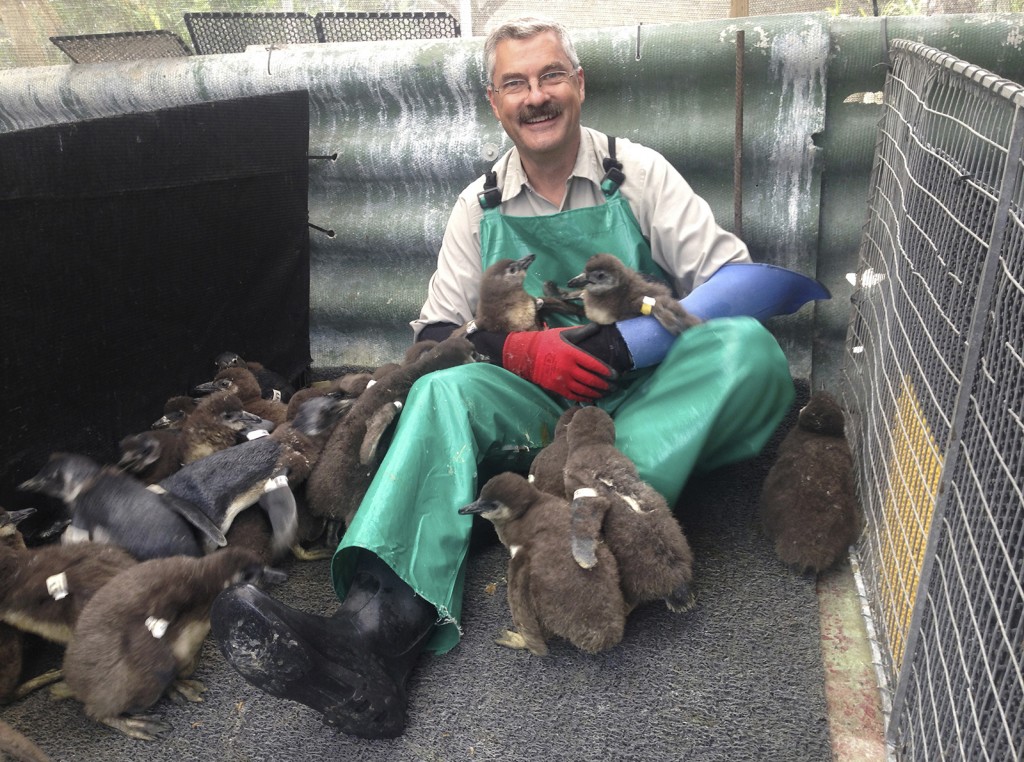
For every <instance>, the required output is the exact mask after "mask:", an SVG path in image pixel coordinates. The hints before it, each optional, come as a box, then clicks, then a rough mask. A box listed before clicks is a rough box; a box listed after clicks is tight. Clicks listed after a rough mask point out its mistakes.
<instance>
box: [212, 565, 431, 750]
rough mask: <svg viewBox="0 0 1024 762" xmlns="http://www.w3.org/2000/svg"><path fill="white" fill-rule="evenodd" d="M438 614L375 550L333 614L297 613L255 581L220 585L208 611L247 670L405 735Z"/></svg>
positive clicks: (387, 733)
mask: <svg viewBox="0 0 1024 762" xmlns="http://www.w3.org/2000/svg"><path fill="white" fill-rule="evenodd" d="M436 621H437V610H436V609H435V608H434V606H433V605H432V604H430V603H428V602H427V601H426V600H424V599H423V598H421V597H420V596H418V595H417V594H416V593H415V592H414V591H413V589H412V588H411V587H409V585H407V584H406V583H405V582H404V581H403V580H402V579H401V578H400V577H399V576H398V575H397V574H395V572H394V571H393V570H392V569H391V567H389V566H388V565H387V564H386V563H384V562H383V561H381V560H380V559H379V558H377V557H376V556H374V555H372V554H370V553H363V554H361V555H360V558H359V562H358V564H357V566H356V573H355V576H354V578H353V580H352V585H351V587H350V588H349V591H348V594H347V595H346V596H345V600H344V601H342V604H341V606H340V608H339V609H338V611H337V612H335V613H334V614H333V615H332V616H329V617H324V616H317V615H314V614H306V613H304V612H302V611H297V610H296V609H293V608H290V607H288V606H286V605H285V604H283V603H281V602H280V601H277V600H275V599H273V598H271V597H270V596H268V595H266V594H265V593H263V592H262V591H260V590H258V589H257V588H255V587H253V586H252V585H236V586H234V587H231V588H228V589H227V590H225V591H224V592H222V593H221V594H220V595H218V596H217V598H216V599H215V600H214V602H213V609H212V611H211V614H210V622H211V626H212V632H213V636H214V638H215V639H216V641H217V644H218V645H219V646H220V650H221V653H223V654H224V658H225V659H227V660H228V663H230V664H231V666H232V667H234V668H235V669H236V670H237V671H238V672H239V674H241V675H242V677H244V678H245V679H246V680H248V681H249V682H250V683H252V684H253V685H255V686H256V687H257V688H260V689H261V690H263V691H265V692H267V693H269V694H271V695H273V696H277V697H279V698H284V699H290V700H291V701H298V702H300V703H302V704H305V705H306V706H309V707H312V708H313V709H315V710H317V711H318V712H320V713H321V714H323V717H324V722H326V723H327V724H328V725H332V726H334V727H337V728H339V729H340V730H342V731H344V732H346V733H350V734H352V735H356V736H360V737H362V738H393V737H395V736H399V735H401V734H402V731H403V730H404V729H405V718H406V706H407V698H406V692H405V682H406V679H407V678H408V676H409V674H410V673H411V672H412V668H413V665H414V664H415V663H416V660H417V658H418V657H419V655H420V653H421V652H422V651H423V647H424V646H425V645H426V643H427V640H429V639H430V634H431V632H432V630H433V626H434V623H435V622H436Z"/></svg>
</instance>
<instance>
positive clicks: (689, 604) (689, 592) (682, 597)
mask: <svg viewBox="0 0 1024 762" xmlns="http://www.w3.org/2000/svg"><path fill="white" fill-rule="evenodd" d="M665 605H666V606H668V610H669V611H674V612H675V613H677V614H681V613H683V612H685V611H689V610H690V609H692V608H693V607H694V606H696V605H697V593H696V592H695V591H694V590H693V588H692V587H691V586H690V585H687V584H686V583H685V582H684V583H683V584H681V585H680V586H679V587H677V588H676V589H675V590H673V591H672V592H671V593H670V594H669V595H668V596H667V597H666V598H665Z"/></svg>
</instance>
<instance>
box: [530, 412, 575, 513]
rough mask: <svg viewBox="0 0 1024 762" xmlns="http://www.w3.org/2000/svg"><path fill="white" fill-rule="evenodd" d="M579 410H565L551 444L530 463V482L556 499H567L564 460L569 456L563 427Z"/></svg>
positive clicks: (559, 419)
mask: <svg viewBox="0 0 1024 762" xmlns="http://www.w3.org/2000/svg"><path fill="white" fill-rule="evenodd" d="M579 409H580V407H579V405H573V406H572V407H569V408H566V410H565V412H564V413H562V415H561V416H560V417H559V418H558V422H557V423H556V424H555V432H554V436H553V438H552V440H551V443H550V444H548V445H546V446H545V447H544V448H543V449H542V450H541V451H540V452H539V453H537V455H536V456H535V457H534V459H533V462H532V463H530V481H531V482H532V483H533V486H535V487H536V488H537V489H539V490H541V491H542V492H548V493H550V494H552V495H557V496H558V497H564V498H568V497H569V495H566V494H565V475H564V470H565V459H566V456H568V454H569V440H568V439H566V436H565V427H566V425H567V424H568V423H569V421H571V420H572V417H573V416H574V415H575V414H576V411H577V410H579Z"/></svg>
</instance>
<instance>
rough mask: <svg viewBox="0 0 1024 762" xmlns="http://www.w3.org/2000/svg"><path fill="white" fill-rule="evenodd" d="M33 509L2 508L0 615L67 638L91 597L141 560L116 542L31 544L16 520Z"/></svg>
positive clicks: (57, 638) (63, 640) (19, 624)
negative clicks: (19, 530)
mask: <svg viewBox="0 0 1024 762" xmlns="http://www.w3.org/2000/svg"><path fill="white" fill-rule="evenodd" d="M31 510H32V509H26V510H24V511H13V512H10V513H8V512H7V511H4V510H2V509H0V621H2V622H4V623H5V624H7V625H9V626H11V627H14V628H16V629H18V630H19V631H21V632H30V633H33V634H35V635H38V636H40V637H42V638H46V639H47V640H50V641H53V642H55V643H67V642H68V640H70V638H71V632H72V630H73V629H74V626H75V622H76V621H77V620H78V617H79V615H80V614H81V612H82V609H83V607H84V606H85V604H86V603H87V602H88V601H89V599H90V598H91V597H92V596H93V595H94V594H95V593H96V592H97V591H98V590H99V589H100V588H101V587H103V586H104V585H105V584H106V583H107V582H108V581H110V580H111V579H112V578H113V577H114V576H115V575H116V574H117V573H118V572H120V571H123V570H124V569H127V568H129V567H131V566H135V564H136V563H137V562H136V560H135V559H134V558H132V557H131V556H130V555H129V554H128V553H127V552H126V551H124V550H122V549H121V548H118V547H115V546H113V545H99V544H80V545H57V544H49V545H40V546H38V547H33V548H28V547H26V546H25V542H24V540H23V539H22V537H21V533H20V532H18V529H17V522H18V521H20V520H21V519H22V518H24V517H25V515H26V514H27V513H29V512H30V511H31Z"/></svg>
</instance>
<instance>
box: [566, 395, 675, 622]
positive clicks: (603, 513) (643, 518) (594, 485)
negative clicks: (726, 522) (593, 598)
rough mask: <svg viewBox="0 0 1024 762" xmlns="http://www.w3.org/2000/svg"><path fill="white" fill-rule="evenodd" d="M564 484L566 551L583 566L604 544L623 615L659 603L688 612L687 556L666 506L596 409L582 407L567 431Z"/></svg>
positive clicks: (594, 561) (592, 560)
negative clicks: (615, 572) (568, 515)
mask: <svg viewBox="0 0 1024 762" xmlns="http://www.w3.org/2000/svg"><path fill="white" fill-rule="evenodd" d="M566 440H567V445H568V455H567V457H566V460H565V469H564V479H565V491H566V495H567V496H571V499H572V506H571V511H572V551H573V556H574V557H575V558H576V561H577V562H578V563H579V564H580V565H581V566H583V567H585V568H590V567H592V566H593V565H594V564H597V563H599V562H600V561H599V558H598V557H597V555H596V549H597V548H599V547H601V545H600V541H601V539H602V538H603V540H604V544H605V545H607V547H608V549H609V550H610V551H611V553H612V555H614V556H615V559H616V561H617V562H618V568H619V577H620V580H621V585H622V595H623V598H624V599H625V601H626V604H627V606H628V607H629V610H632V609H633V608H635V607H636V606H638V605H640V604H642V603H646V602H648V601H654V600H659V599H664V601H665V603H666V605H667V606H668V608H669V609H670V610H672V611H685V610H687V609H689V608H692V606H693V603H694V597H693V592H692V581H693V552H692V550H691V548H690V544H689V542H688V541H687V539H686V536H685V535H684V534H683V530H682V527H681V526H680V525H679V522H678V521H677V520H676V518H675V516H673V515H672V512H671V510H670V509H669V507H668V504H667V503H666V502H665V498H663V497H662V496H661V495H660V494H659V493H658V492H657V491H656V490H655V489H654V488H653V487H651V486H650V485H649V484H647V483H646V482H645V481H643V480H642V479H641V478H640V475H639V474H638V473H637V470H636V465H635V464H634V463H633V461H631V460H630V459H629V458H628V457H626V456H625V455H624V454H623V453H622V452H621V451H619V450H618V449H617V448H616V447H615V423H614V421H612V418H611V416H610V415H608V413H607V412H605V411H604V410H602V409H601V408H599V407H584V408H581V409H580V410H579V411H577V413H576V414H575V415H574V416H573V417H572V420H570V421H569V423H568V424H567V425H566Z"/></svg>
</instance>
